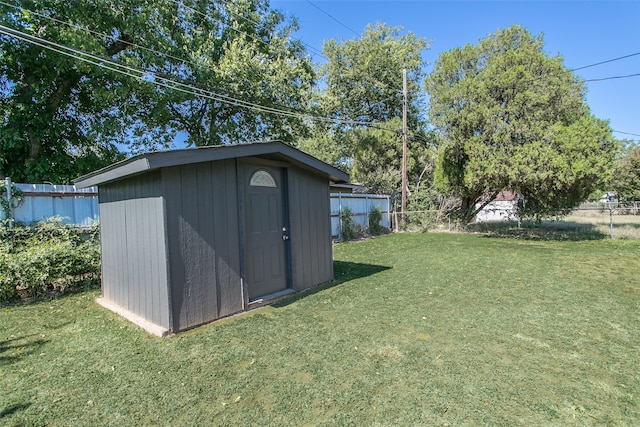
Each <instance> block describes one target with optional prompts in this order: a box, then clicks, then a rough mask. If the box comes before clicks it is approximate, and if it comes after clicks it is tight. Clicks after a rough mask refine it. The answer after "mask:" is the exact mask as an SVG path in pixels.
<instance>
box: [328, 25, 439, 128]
mask: <svg viewBox="0 0 640 427" xmlns="http://www.w3.org/2000/svg"><path fill="white" fill-rule="evenodd" d="M402 31H403V29H402V27H389V26H387V25H385V24H383V23H378V24H376V25H368V26H367V28H366V29H365V31H364V33H363V34H362V36H361V37H360V38H354V39H350V40H346V41H343V42H341V43H339V42H338V41H336V40H335V39H331V40H329V41H327V42H325V44H324V46H323V48H322V52H323V54H324V56H325V57H327V61H326V62H325V63H324V64H323V65H322V66H321V68H320V72H321V76H322V77H323V78H324V83H325V84H326V88H325V89H324V92H323V93H322V96H321V105H322V107H323V110H324V111H325V112H326V113H328V114H330V115H331V116H332V117H335V118H345V117H346V118H349V119H351V120H357V121H361V122H385V121H388V120H390V119H392V118H398V117H402V69H403V68H406V69H407V74H408V79H407V80H408V90H409V93H410V94H412V95H414V96H413V98H412V102H411V103H410V105H409V114H408V115H409V122H410V124H411V127H412V128H414V129H415V128H416V127H417V126H418V123H419V119H420V111H421V103H420V98H418V97H415V95H416V94H418V93H420V91H421V85H422V82H423V80H424V76H425V73H424V66H425V62H424V60H423V59H422V51H423V50H425V49H427V48H428V47H429V43H428V42H427V41H426V40H425V39H424V38H422V37H417V36H416V35H415V34H414V33H412V32H410V31H409V32H407V33H406V34H402Z"/></svg>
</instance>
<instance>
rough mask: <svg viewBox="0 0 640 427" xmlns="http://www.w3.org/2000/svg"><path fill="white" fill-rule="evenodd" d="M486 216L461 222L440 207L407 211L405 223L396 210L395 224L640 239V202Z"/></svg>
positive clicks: (414, 227) (419, 228)
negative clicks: (562, 212) (549, 214)
mask: <svg viewBox="0 0 640 427" xmlns="http://www.w3.org/2000/svg"><path fill="white" fill-rule="evenodd" d="M486 214H487V213H486V212H485V215H484V217H490V218H494V219H492V220H485V221H482V220H476V221H475V222H472V223H470V224H462V223H461V222H459V221H458V220H456V217H455V216H453V215H450V214H447V213H444V212H442V211H439V210H425V211H408V212H406V213H405V221H404V223H403V222H402V221H401V215H400V213H399V212H393V213H392V215H391V217H392V219H393V221H392V227H393V228H394V229H396V230H406V231H409V232H421V231H422V232H425V231H460V230H465V231H471V232H478V233H484V234H489V235H504V236H522V237H531V238H554V239H555V238H560V239H572V240H583V239H606V238H610V239H640V203H639V202H635V203H626V204H625V203H618V202H612V203H585V204H583V205H581V206H580V207H579V208H577V209H574V210H572V211H571V213H570V214H568V215H566V216H562V217H558V218H541V219H538V220H529V219H522V220H520V219H519V218H518V216H517V213H516V212H515V211H514V210H508V211H506V210H504V209H502V208H499V209H491V212H489V215H486Z"/></svg>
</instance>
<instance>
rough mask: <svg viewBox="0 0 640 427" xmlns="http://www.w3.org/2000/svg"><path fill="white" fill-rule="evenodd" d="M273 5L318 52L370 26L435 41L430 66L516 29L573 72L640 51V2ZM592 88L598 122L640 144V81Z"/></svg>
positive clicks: (637, 63) (610, 69) (597, 73)
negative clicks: (540, 40) (537, 39)
mask: <svg viewBox="0 0 640 427" xmlns="http://www.w3.org/2000/svg"><path fill="white" fill-rule="evenodd" d="M314 5H315V6H314ZM316 6H317V7H316ZM271 7H272V8H274V9H277V10H280V11H282V12H284V13H285V15H287V16H293V17H296V18H297V19H298V22H299V24H300V30H299V31H298V32H297V33H295V34H294V36H295V37H296V38H298V39H300V40H302V41H303V42H305V43H306V44H308V45H310V46H313V47H315V48H317V49H321V48H322V44H323V42H324V41H326V40H329V39H336V40H338V41H341V40H347V39H351V38H354V37H356V36H355V34H354V33H353V32H352V31H351V30H353V31H355V32H357V33H358V34H361V33H362V32H363V30H364V28H365V27H366V25H367V24H369V23H376V22H384V23H386V24H387V25H390V26H402V27H404V29H405V31H412V32H413V33H415V34H416V35H418V36H422V37H425V38H426V39H427V40H431V42H432V45H431V48H430V49H429V50H427V51H425V52H424V53H423V57H424V59H425V61H427V62H428V63H429V64H433V63H434V62H435V61H436V59H437V58H438V55H439V54H440V53H441V52H444V51H447V50H449V49H451V48H453V47H456V46H463V45H465V44H467V43H471V44H475V43H477V41H478V40H479V39H481V38H483V37H485V36H486V35H487V34H490V33H493V32H495V31H496V30H497V29H498V28H505V27H508V26H510V25H511V24H519V25H522V26H524V27H526V28H528V29H529V31H531V32H532V33H533V34H540V33H542V34H543V36H544V41H545V50H546V51H547V52H548V53H549V54H551V55H557V54H559V55H561V56H563V57H564V63H565V66H566V67H568V68H579V67H583V66H587V65H590V64H594V63H598V62H601V61H606V60H609V59H614V58H618V57H621V56H626V55H630V54H634V53H638V52H640V1H446V2H445V1H418V0H416V1H366V0H362V1H357V0H350V1H323V0H312V2H311V3H310V2H309V1H307V0H277V1H274V0H272V1H271ZM318 7H319V8H321V9H322V10H323V11H324V12H326V13H328V14H330V15H331V16H332V17H333V18H335V19H336V20H338V21H340V22H341V23H342V24H344V25H346V26H347V27H349V29H347V28H345V27H344V26H343V25H341V24H340V23H337V22H336V21H335V20H333V19H331V18H330V17H328V16H327V15H326V14H325V13H323V12H322V11H320V10H318ZM314 60H315V61H322V60H323V58H322V57H320V56H314ZM430 68H431V67H430V66H429V67H428V68H427V70H428V71H429V70H430ZM399 73H400V71H399ZM576 73H577V74H578V75H579V76H581V77H583V78H584V79H597V78H605V77H614V76H624V75H629V74H640V55H636V56H634V57H631V58H628V59H624V60H620V61H615V62H612V63H609V64H604V65H600V66H597V67H591V68H587V69H584V70H579V71H577V72H576ZM400 79H401V77H399V81H400ZM587 88H588V92H587V102H588V104H589V106H590V107H591V110H592V112H593V113H594V115H595V116H596V117H599V118H601V119H608V120H610V123H611V127H612V128H613V129H614V130H616V131H621V132H627V133H632V134H636V135H635V136H633V135H625V134H622V133H615V134H614V135H615V136H616V137H617V138H621V139H622V138H628V139H635V140H640V76H636V77H631V78H625V79H614V80H606V81H600V82H589V83H587Z"/></svg>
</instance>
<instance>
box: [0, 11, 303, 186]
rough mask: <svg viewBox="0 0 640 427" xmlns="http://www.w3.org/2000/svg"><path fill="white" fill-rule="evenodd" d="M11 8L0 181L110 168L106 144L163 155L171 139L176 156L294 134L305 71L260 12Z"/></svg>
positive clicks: (293, 47) (282, 30) (111, 149)
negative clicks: (176, 144)
mask: <svg viewBox="0 0 640 427" xmlns="http://www.w3.org/2000/svg"><path fill="white" fill-rule="evenodd" d="M21 6H22V8H19V7H18V8H14V7H10V6H8V5H2V6H0V12H1V17H0V24H2V25H3V26H5V27H6V28H10V29H13V30H17V31H19V33H17V35H18V36H19V37H17V36H16V33H13V34H12V35H7V34H3V35H1V36H0V82H1V87H0V102H1V103H2V112H3V114H2V115H1V116H0V175H11V176H12V177H13V178H14V180H16V181H31V182H39V181H43V180H47V181H54V182H67V181H69V180H70V179H72V178H74V177H77V176H78V175H79V174H81V173H84V172H87V171H89V170H92V169H95V168H96V167H99V166H101V165H104V164H107V163H110V162H112V161H113V160H116V159H118V158H119V157H120V154H119V153H118V150H117V148H116V145H115V144H116V143H119V144H123V145H128V146H129V148H130V149H131V150H133V151H136V150H145V149H154V148H160V147H168V146H169V145H170V143H171V141H172V140H173V139H174V137H175V135H176V134H178V133H179V134H181V135H182V137H183V138H184V139H185V143H186V144H187V145H188V146H192V145H212V144H222V143H229V142H246V141H252V140H262V139H276V138H277V139H282V140H285V141H288V142H292V141H293V140H294V139H295V136H296V135H298V134H299V133H301V132H303V130H304V129H305V124H304V123H303V120H302V118H301V117H300V116H298V115H296V113H297V112H299V111H301V110H304V109H305V108H306V103H307V101H308V99H309V93H310V90H311V86H312V85H313V81H314V70H313V67H312V64H311V62H310V60H309V59H308V58H307V57H306V56H305V52H304V47H303V46H302V45H301V43H299V42H296V41H294V40H292V39H291V38H290V34H291V32H292V31H293V30H294V29H295V28H296V24H295V22H293V21H288V20H286V19H285V18H284V16H283V15H282V14H280V13H278V12H275V11H273V10H271V9H270V8H269V2H268V0H246V1H234V2H229V1H222V0H207V1H196V0H164V1H150V2H142V3H141V2H139V1H132V0H121V1H117V2H114V1H111V0H99V1H97V2H88V3H82V2H79V3H78V2H75V3H73V4H70V3H69V2H68V1H62V0H24V1H22V2H21ZM5 33H6V31H5ZM25 38H27V39H30V40H31V42H29V41H27V40H25ZM34 40H35V41H36V42H37V43H40V44H47V43H49V42H55V43H58V46H57V47H56V49H57V50H58V51H59V50H65V49H64V46H69V47H72V48H74V49H77V50H78V51H82V52H89V53H91V54H93V55H97V56H99V58H98V59H95V58H94V59H93V62H97V63H100V65H102V66H98V65H95V64H89V63H87V62H83V61H81V60H79V59H78V57H80V56H83V55H82V53H81V52H78V51H76V52H74V53H72V55H71V56H73V57H69V56H66V55H63V54H61V53H60V52H55V51H52V50H48V49H45V48H43V47H42V46H38V45H37V44H34V43H33V41H34ZM110 61H117V62H118V63H119V64H124V65H126V66H127V67H128V68H126V69H123V68H122V65H117V66H114V64H113V63H111V62H110ZM114 67H115V68H118V69H120V70H121V71H124V73H125V74H123V73H121V72H115V71H113V68H114ZM274 109H275V110H286V111H290V112H291V111H292V112H293V113H294V114H290V115H285V116H283V115H278V114H273V113H272V110H274Z"/></svg>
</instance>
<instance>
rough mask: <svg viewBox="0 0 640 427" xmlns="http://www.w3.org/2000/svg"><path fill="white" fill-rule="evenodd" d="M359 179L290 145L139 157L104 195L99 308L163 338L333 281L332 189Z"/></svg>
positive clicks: (97, 179)
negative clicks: (120, 316)
mask: <svg viewBox="0 0 640 427" xmlns="http://www.w3.org/2000/svg"><path fill="white" fill-rule="evenodd" d="M348 179H349V176H348V175H347V174H346V173H344V172H342V171H340V170H339V169H336V168H334V167H332V166H330V165H328V164H326V163H324V162H322V161H320V160H318V159H316V158H314V157H312V156H310V155H308V154H305V153H303V152H301V151H299V150H297V149H295V148H293V147H291V146H289V145H286V144H283V143H281V142H268V143H257V144H239V145H227V146H217V147H201V148H193V149H185V150H174V151H164V152H153V153H148V154H141V155H138V156H135V157H132V158H130V159H127V160H125V161H122V162H120V163H116V164H114V165H111V166H109V167H107V168H104V169H101V170H99V171H96V172H93V173H91V174H89V175H85V176H83V177H81V178H79V179H77V180H76V182H75V183H76V186H78V187H81V188H82V187H90V186H94V185H97V186H98V197H99V210H100V232H101V246H102V297H101V298H100V299H99V302H100V303H101V304H103V305H104V306H106V307H108V308H110V309H112V310H114V311H116V312H118V313H120V314H122V315H124V316H125V317H127V318H129V319H130V320H132V321H134V322H136V323H138V324H139V325H141V326H143V327H145V328H146V329H147V330H149V331H151V332H153V333H156V334H158V335H164V334H166V333H169V332H177V331H181V330H184V329H188V328H191V327H194V326H197V325H201V324H203V323H207V322H210V321H213V320H215V319H218V318H221V317H225V316H228V315H231V314H234V313H238V312H241V311H244V310H247V309H249V308H251V307H252V306H255V305H258V304H263V303H265V302H268V301H272V300H275V299H277V298H280V297H282V296H284V295H286V294H289V293H294V292H298V291H302V290H304V289H308V288H310V287H312V286H315V285H318V284H321V283H324V282H327V281H330V280H332V279H333V257H332V247H331V222H330V208H329V185H330V183H345V182H348Z"/></svg>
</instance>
